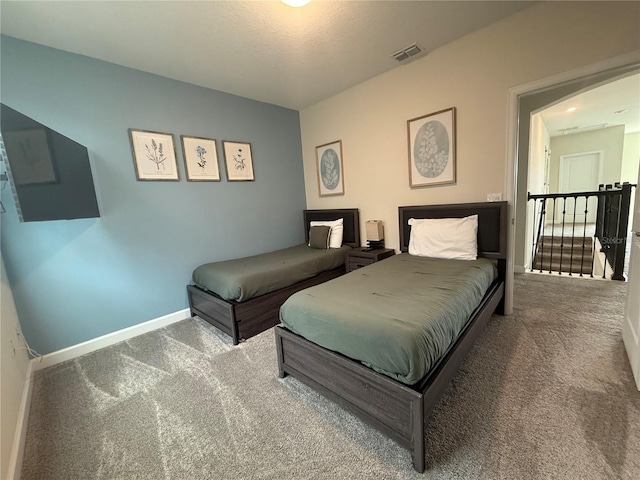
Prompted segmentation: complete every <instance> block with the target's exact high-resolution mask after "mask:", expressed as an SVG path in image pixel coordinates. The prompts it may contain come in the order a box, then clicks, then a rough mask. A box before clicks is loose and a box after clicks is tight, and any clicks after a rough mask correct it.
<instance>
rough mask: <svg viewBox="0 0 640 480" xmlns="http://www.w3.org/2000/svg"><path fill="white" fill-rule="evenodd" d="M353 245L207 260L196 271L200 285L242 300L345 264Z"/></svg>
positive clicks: (300, 248) (306, 248) (196, 277)
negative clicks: (209, 261)
mask: <svg viewBox="0 0 640 480" xmlns="http://www.w3.org/2000/svg"><path fill="white" fill-rule="evenodd" d="M350 248H351V247H347V246H343V247H342V248H330V249H327V250H319V249H316V248H310V247H308V246H307V245H297V246H295V247H290V248H285V249H282V250H277V251H275V252H268V253H262V254H260V255H254V256H251V257H244V258H236V259H233V260H226V261H222V262H214V263H206V264H204V265H200V266H199V267H198V268H196V269H195V270H194V271H193V281H194V282H195V284H196V285H198V286H200V287H202V288H204V289H206V290H209V291H211V292H213V293H215V294H217V295H219V296H220V297H222V298H224V299H225V300H235V301H237V302H242V301H244V300H248V299H250V298H253V297H257V296H259V295H264V294H265V293H269V292H273V291H275V290H279V289H281V288H284V287H288V286H289V285H293V284H294V283H297V282H301V281H303V280H306V279H308V278H311V277H315V276H316V275H318V274H319V273H321V272H324V271H327V270H333V269H334V268H338V267H339V266H340V265H344V260H345V254H346V253H345V252H346V251H347V250H349V249H350Z"/></svg>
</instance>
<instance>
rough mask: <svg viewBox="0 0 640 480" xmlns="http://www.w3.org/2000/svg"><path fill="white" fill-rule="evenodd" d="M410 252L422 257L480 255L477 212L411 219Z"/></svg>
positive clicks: (457, 257) (472, 256) (464, 258)
mask: <svg viewBox="0 0 640 480" xmlns="http://www.w3.org/2000/svg"><path fill="white" fill-rule="evenodd" d="M409 225H411V235H410V236H409V253H410V254H411V255H418V256H421V257H432V258H449V259H454V260H475V259H476V258H478V215H471V216H469V217H464V218H422V219H415V218H410V219H409Z"/></svg>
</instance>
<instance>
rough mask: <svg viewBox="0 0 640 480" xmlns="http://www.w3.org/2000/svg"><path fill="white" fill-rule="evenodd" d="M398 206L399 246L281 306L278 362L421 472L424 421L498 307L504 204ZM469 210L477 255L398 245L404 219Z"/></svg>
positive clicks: (403, 239) (408, 239) (407, 230)
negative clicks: (448, 255) (433, 253)
mask: <svg viewBox="0 0 640 480" xmlns="http://www.w3.org/2000/svg"><path fill="white" fill-rule="evenodd" d="M398 213H399V224H400V243H401V251H402V252H403V253H401V254H400V255H396V256H394V257H391V258H389V259H386V260H383V261H380V262H377V263H375V264H373V265H370V266H368V267H366V268H362V269H359V270H356V271H354V272H351V273H349V274H347V275H345V276H343V277H341V278H338V279H335V280H332V281H331V282H327V283H325V284H322V285H318V286H315V287H313V288H309V289H306V290H303V291H301V292H298V293H296V294H295V295H293V296H291V297H290V298H289V299H288V300H287V301H286V302H285V303H284V304H283V305H282V308H281V310H280V317H281V322H282V325H281V326H277V327H276V328H275V336H276V346H277V352H278V370H279V376H280V377H281V378H282V377H284V376H286V375H291V376H293V377H295V378H297V379H299V380H301V381H302V382H304V383H306V384H307V385H309V386H310V387H311V388H313V389H314V390H316V391H318V392H319V393H321V394H323V395H325V396H326V397H328V398H329V399H331V400H333V401H335V402H336V403H338V404H339V405H341V406H342V407H343V408H345V409H347V410H349V411H351V412H352V413H354V414H356V415H357V416H359V417H360V418H362V419H363V420H364V421H365V422H367V423H368V424H370V425H372V426H373V427H375V428H377V429H379V430H381V431H382V432H383V433H385V434H387V435H388V436H390V437H391V438H393V439H394V440H396V441H397V442H398V443H400V444H401V445H403V446H405V447H406V448H408V449H409V450H410V451H411V454H412V459H413V466H414V468H415V469H416V470H417V471H419V472H423V471H424V468H425V439H424V427H425V424H426V422H427V420H428V418H429V416H430V414H431V412H432V410H433V408H434V407H435V405H436V403H437V401H438V399H439V398H440V396H441V395H442V394H443V393H444V391H445V389H446V387H447V385H448V383H449V381H450V380H451V378H452V377H453V376H454V375H455V373H456V371H457V368H458V366H459V365H460V363H461V362H462V360H463V358H464V356H465V355H466V353H467V352H468V351H469V349H470V348H471V346H472V344H473V342H474V340H475V339H476V338H477V337H478V336H479V335H480V333H481V332H482V329H483V327H484V326H485V324H486V323H487V322H488V320H489V318H490V317H491V315H492V314H493V313H494V312H495V311H496V310H497V311H498V312H499V313H503V310H504V282H505V275H506V258H507V204H506V202H495V203H477V204H457V205H437V206H424V207H400V208H399V212H398ZM474 215H477V256H478V257H479V258H478V259H477V260H450V259H443V258H428V257H423V256H417V255H410V254H409V253H407V251H411V249H412V248H413V249H415V244H414V246H412V241H416V240H415V239H413V240H412V233H411V228H412V227H411V225H410V223H414V224H417V223H419V220H420V219H451V218H458V219H461V218H465V217H470V216H474ZM410 219H413V220H411V222H410ZM416 220H418V222H417V221H416ZM429 225H430V226H432V223H430V224H429ZM414 228H415V227H414ZM474 236H475V235H474ZM473 257H475V254H474V255H473Z"/></svg>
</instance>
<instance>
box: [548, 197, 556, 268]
mask: <svg viewBox="0 0 640 480" xmlns="http://www.w3.org/2000/svg"><path fill="white" fill-rule="evenodd" d="M555 229H556V197H553V216H552V217H551V251H550V252H549V273H551V269H552V268H553V265H552V262H553V241H554V236H555Z"/></svg>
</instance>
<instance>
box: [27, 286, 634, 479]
mask: <svg viewBox="0 0 640 480" xmlns="http://www.w3.org/2000/svg"><path fill="white" fill-rule="evenodd" d="M625 293H626V285H625V284H623V283H620V282H610V281H603V280H586V279H579V278H578V279H576V278H573V279H572V278H568V277H566V276H563V277H559V276H556V275H536V274H525V275H519V276H516V285H515V313H514V315H512V316H509V317H500V316H494V317H493V319H492V320H491V322H490V323H489V326H488V327H487V329H486V331H485V332H484V334H483V336H482V337H481V338H480V339H479V340H478V342H477V343H476V345H475V347H474V349H473V350H472V351H471V353H470V354H469V356H468V357H467V358H466V360H465V362H464V363H463V365H462V367H461V370H460V372H459V374H458V375H457V376H456V377H455V379H454V380H453V382H452V383H451V385H450V387H449V389H448V391H447V392H446V394H445V395H444V397H443V399H442V401H441V402H440V403H439V405H438V407H437V408H436V411H435V413H434V415H433V417H432V419H431V421H430V423H429V425H428V427H427V430H426V437H427V446H428V454H427V468H428V470H427V472H425V474H424V475H419V474H417V473H416V472H415V471H414V470H413V468H412V465H411V459H410V456H409V453H408V452H407V451H406V450H404V449H402V448H400V447H399V446H398V445H397V444H396V443H395V442H393V441H391V440H389V439H387V438H386V437H385V436H384V435H382V434H380V433H378V432H377V431H375V430H373V429H372V428H370V427H367V426H365V425H364V424H363V423H361V422H360V421H359V420H357V419H356V418H354V417H353V416H351V415H350V414H348V413H345V412H344V411H343V410H341V409H340V408H339V407H337V406H336V405H335V404H333V403H331V402H329V401H327V400H325V399H324V398H322V397H321V396H319V395H317V394H316V393H315V392H313V391H312V390H310V389H309V388H307V387H306V386H304V385H302V384H300V383H299V382H298V381H296V380H295V379H292V378H286V379H284V380H281V379H278V378H277V366H276V356H275V344H274V339H273V332H272V331H267V332H264V333H263V334H261V335H259V336H257V337H254V338H252V339H250V340H248V341H247V342H245V343H243V344H241V345H240V346H238V347H232V346H231V345H230V343H229V341H228V339H227V338H225V337H224V336H223V335H222V334H218V332H217V331H216V330H215V329H214V328H213V327H210V326H209V325H208V324H206V323H205V322H203V321H201V320H198V319H196V320H194V319H188V320H185V321H183V322H179V323H176V324H173V325H171V326H169V327H167V328H163V329H161V330H157V331H155V332H151V333H148V334H145V335H142V336H140V337H137V338H134V339H132V340H129V341H126V342H123V343H120V344H118V345H114V346H112V347H109V348H106V349H103V350H101V351H98V352H94V353H91V354H88V355H85V356H83V357H81V358H79V359H76V360H72V361H69V362H66V363H64V364H60V365H57V366H54V367H50V368H48V369H45V370H42V371H39V372H37V373H36V376H35V378H34V384H33V397H32V404H31V412H30V418H29V425H28V433H27V442H26V448H25V457H24V458H25V460H24V464H23V476H22V478H23V480H30V479H46V480H55V479H61V480H75V479H82V480H87V479H272V478H273V479H276V478H278V479H289V478H296V479H323V480H324V479H349V480H355V479H374V478H375V479H413V478H429V479H510V480H511V479H637V478H640V392H638V391H637V390H636V389H635V387H634V384H633V380H632V376H631V371H630V367H629V365H628V363H627V358H626V354H625V351H624V346H623V344H622V340H621V338H620V325H621V321H622V312H623V302H624V296H625Z"/></svg>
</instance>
